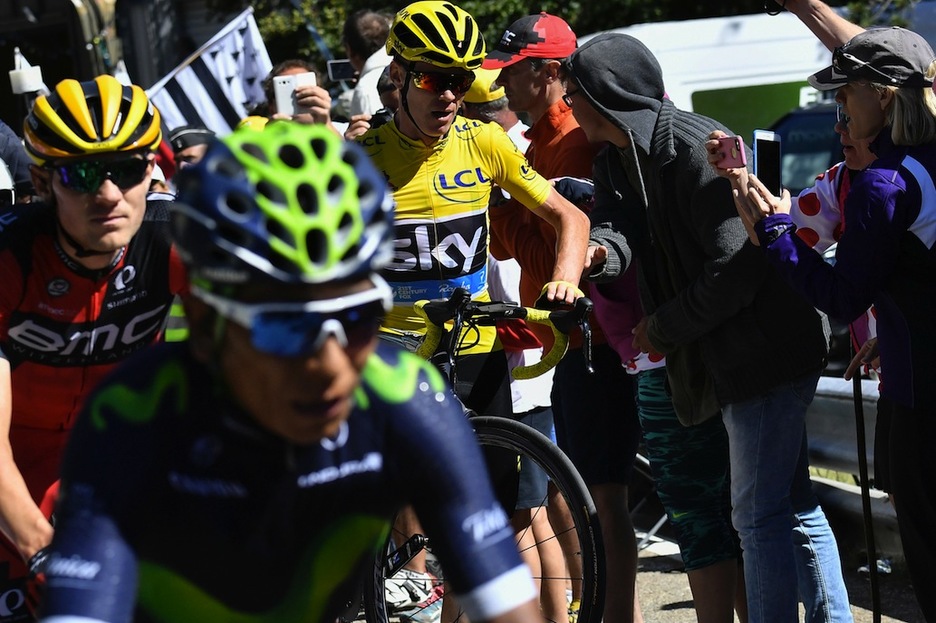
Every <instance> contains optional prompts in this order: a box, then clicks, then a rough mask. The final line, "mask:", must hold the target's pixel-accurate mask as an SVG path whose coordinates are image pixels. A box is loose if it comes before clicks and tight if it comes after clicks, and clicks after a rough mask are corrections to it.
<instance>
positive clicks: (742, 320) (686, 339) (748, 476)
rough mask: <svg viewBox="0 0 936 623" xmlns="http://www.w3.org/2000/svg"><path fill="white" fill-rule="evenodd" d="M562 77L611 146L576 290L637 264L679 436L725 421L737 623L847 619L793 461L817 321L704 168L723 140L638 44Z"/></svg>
mask: <svg viewBox="0 0 936 623" xmlns="http://www.w3.org/2000/svg"><path fill="white" fill-rule="evenodd" d="M568 65H569V74H570V76H571V79H570V84H569V86H568V90H567V94H566V98H567V103H569V104H570V105H571V106H572V110H573V112H574V114H575V117H576V119H577V120H578V122H579V124H580V125H581V127H582V129H583V130H584V131H585V133H586V134H587V135H588V137H589V138H590V139H591V140H592V141H595V142H599V141H608V142H609V143H610V145H608V146H607V148H606V149H604V150H603V151H602V152H601V153H600V154H599V155H598V157H597V159H596V160H595V165H594V173H593V176H594V180H595V208H594V210H593V211H592V213H591V215H590V217H591V223H592V229H591V246H590V251H589V261H590V274H589V278H590V279H593V280H595V281H602V280H606V279H612V278H614V277H616V276H617V275H619V274H620V272H621V271H623V270H625V269H626V268H627V266H628V265H629V264H630V262H631V261H633V260H635V259H639V263H638V268H639V281H640V290H641V302H642V304H643V306H644V308H645V311H646V313H647V316H646V318H645V319H644V320H643V321H642V322H641V323H640V324H639V325H638V327H637V328H636V329H634V343H635V346H637V347H639V348H640V349H641V350H642V351H645V352H658V353H662V354H664V355H666V357H667V371H668V380H669V385H670V390H671V392H672V396H673V402H674V405H675V406H676V410H677V413H678V415H679V416H680V419H681V420H682V421H683V422H684V423H685V424H687V425H692V424H695V423H698V422H701V421H703V420H706V419H708V418H710V417H716V416H718V415H719V412H720V413H721V416H722V417H723V420H724V423H725V428H726V429H727V431H728V438H729V460H730V471H731V474H732V483H731V498H732V506H733V512H732V521H733V523H734V525H735V528H736V529H737V530H738V532H739V534H740V536H741V545H742V548H743V550H744V568H745V570H744V576H745V583H746V591H747V600H748V608H749V617H750V621H752V622H761V621H796V620H797V597H798V595H799V596H800V597H801V598H802V600H803V601H804V603H805V606H806V614H807V617H806V620H807V621H850V620H851V614H850V610H849V606H848V596H847V594H846V591H845V585H844V581H843V579H842V572H841V563H840V561H839V558H838V550H837V547H836V543H835V537H834V536H833V534H832V531H831V529H830V527H829V524H828V521H827V520H826V517H825V515H824V513H823V512H822V509H821V508H820V507H819V504H818V501H817V500H816V498H815V495H814V494H813V492H812V490H811V486H810V481H809V474H808V459H807V455H806V428H805V415H806V408H807V406H808V405H809V403H810V402H811V401H812V397H813V393H814V392H815V388H816V384H817V382H818V377H819V373H820V371H821V370H822V368H823V366H824V363H825V356H826V352H827V347H828V324H827V323H826V322H825V319H824V317H822V316H821V315H820V314H818V313H817V312H816V310H815V309H813V307H812V306H811V305H809V303H807V302H806V301H805V300H804V299H803V298H802V297H800V296H799V295H797V294H796V293H794V292H793V290H792V289H790V288H789V287H788V286H787V285H786V284H785V283H784V282H783V280H782V279H781V278H780V277H779V275H777V274H776V273H775V272H774V271H773V269H771V268H770V267H769V266H768V264H767V263H766V261H764V259H763V258H762V257H758V253H757V251H758V249H756V248H755V247H754V246H753V245H752V244H751V243H750V242H749V241H748V238H747V234H746V232H745V229H744V226H743V224H742V223H741V220H740V219H739V218H738V216H737V212H736V211H735V208H734V205H733V203H732V202H731V201H730V197H731V195H730V193H729V192H728V190H729V189H728V185H727V183H726V180H724V179H720V178H718V177H717V176H716V175H715V174H714V172H713V171H712V168H711V167H710V166H709V165H708V162H707V154H706V152H705V150H704V149H703V144H704V142H705V140H706V138H707V137H708V134H709V133H710V132H711V131H712V130H716V129H719V130H723V131H726V132H727V130H726V128H724V126H722V125H721V124H719V123H718V122H716V121H713V120H711V119H708V118H706V117H703V116H701V115H697V114H694V113H689V112H685V111H681V110H679V109H677V108H676V106H675V105H674V104H673V103H672V102H671V101H669V100H668V99H667V98H666V96H665V93H664V87H663V76H662V71H661V69H660V66H659V63H658V62H657V60H656V58H654V56H653V54H652V53H651V52H650V50H648V49H647V48H646V46H644V45H643V44H642V43H640V41H638V40H637V39H635V38H633V37H631V36H628V35H624V34H620V33H607V34H603V35H599V36H598V37H595V38H593V39H591V40H590V41H588V42H587V43H586V44H585V45H583V46H581V47H580V48H579V49H578V50H576V52H575V53H574V54H573V55H572V56H571V57H570V59H569V63H568ZM628 186H630V187H631V189H633V190H636V199H635V193H634V192H633V190H632V191H627V190H626V189H627V187H628ZM791 520H792V524H791ZM791 526H792V529H791Z"/></svg>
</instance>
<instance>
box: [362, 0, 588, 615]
mask: <svg viewBox="0 0 936 623" xmlns="http://www.w3.org/2000/svg"><path fill="white" fill-rule="evenodd" d="M387 53H388V54H389V55H390V56H391V57H392V59H393V60H392V62H391V63H390V69H389V71H390V79H391V80H392V82H393V83H394V84H395V85H396V87H397V89H398V91H399V94H400V107H399V108H398V109H397V111H396V113H395V114H394V117H393V119H392V121H390V122H388V123H385V124H383V125H381V126H380V127H377V128H372V129H369V130H367V131H366V132H364V133H363V134H360V131H361V127H362V126H366V125H367V122H366V121H365V120H364V119H362V118H356V119H353V120H352V123H351V125H350V127H349V129H348V131H347V132H346V134H345V135H346V136H349V137H350V136H355V137H356V138H355V140H356V141H358V142H359V143H360V144H361V145H363V146H364V148H365V150H366V151H367V153H368V155H369V156H370V157H371V159H372V160H373V162H374V164H375V165H376V166H377V168H378V169H379V170H380V171H382V172H383V174H384V176H385V177H386V178H387V181H388V184H389V186H390V188H391V189H392V190H393V194H394V199H395V201H396V219H395V224H394V227H395V229H394V258H393V260H392V262H391V264H390V266H389V267H388V269H387V270H385V272H384V276H385V278H386V279H387V281H388V282H389V283H390V285H391V287H392V288H393V299H394V306H393V309H392V311H391V312H390V313H389V314H388V315H387V318H386V320H385V322H384V326H383V328H382V330H383V332H384V334H385V335H398V336H399V335H419V334H422V333H423V332H424V331H425V327H424V326H423V323H422V321H421V320H420V319H419V317H418V316H416V314H415V313H414V312H413V303H415V302H416V301H418V300H420V299H438V298H444V297H447V296H448V295H449V294H450V293H451V292H452V291H453V290H454V289H455V288H456V287H458V286H461V287H465V288H466V289H468V290H469V291H470V292H471V296H472V298H473V299H475V300H481V301H486V300H490V298H489V295H488V290H487V258H488V238H489V233H488V232H489V228H488V204H489V202H490V197H491V189H492V185H494V184H496V185H497V186H499V187H501V188H503V189H504V190H505V191H507V192H509V193H510V194H511V195H512V196H513V197H516V198H517V199H518V200H519V201H520V202H521V203H523V204H524V205H525V206H527V207H528V208H529V209H531V210H533V211H534V213H535V214H537V215H539V216H541V217H542V218H544V219H546V220H547V221H548V222H549V223H550V224H551V225H552V226H553V227H554V228H555V229H556V234H557V248H556V250H555V251H556V261H555V266H554V268H553V271H552V275H551V277H552V278H551V280H550V282H549V283H547V284H545V285H544V287H543V294H544V296H545V298H547V299H549V300H554V301H564V302H569V303H571V302H572V301H573V300H574V299H575V298H576V296H577V295H580V292H579V291H578V287H577V286H578V282H579V277H580V276H581V273H582V270H583V267H584V257H585V252H586V249H587V245H588V219H587V217H586V216H585V215H584V214H583V213H582V212H581V211H579V210H578V209H577V208H576V207H575V206H574V205H572V204H571V203H569V202H568V201H566V200H565V199H563V198H562V197H561V196H560V195H559V194H558V193H557V192H556V191H555V190H553V188H552V186H551V185H550V183H549V182H548V181H547V180H546V179H544V178H543V177H542V176H540V175H538V174H537V173H536V172H535V171H533V170H532V169H531V168H530V166H529V164H528V163H527V161H526V159H525V158H524V156H523V154H521V153H520V152H519V151H518V150H517V149H516V147H514V145H513V143H512V142H511V140H510V139H509V138H508V137H507V135H506V133H505V132H504V131H503V130H502V129H501V128H500V127H499V126H497V125H496V124H490V123H484V122H480V121H474V120H469V119H466V118H465V117H462V116H460V115H458V110H459V108H460V107H461V103H462V99H463V97H464V96H465V93H466V92H467V91H468V88H469V87H470V86H471V83H472V81H473V80H474V70H475V69H478V68H480V66H481V62H482V61H483V60H484V56H485V53H486V49H485V46H484V39H483V37H482V35H481V31H480V28H479V27H478V24H477V22H475V20H474V19H473V18H472V17H471V15H469V14H468V13H466V12H465V11H464V10H462V9H461V8H459V7H457V6H455V5H454V4H451V3H450V2H442V1H438V0H425V1H421V2H415V3H413V4H410V5H409V6H407V7H406V8H404V9H402V10H401V11H400V12H399V13H397V15H396V17H395V19H394V22H393V25H392V26H391V29H390V35H389V37H388V39H387ZM460 345H461V348H460V349H459V356H458V359H457V364H458V366H457V378H456V380H455V383H454V390H455V393H456V394H457V395H458V397H459V398H460V399H461V400H462V402H463V403H464V404H465V405H466V406H467V407H468V408H471V409H473V410H474V411H477V412H479V413H482V414H485V415H488V414H489V415H501V416H506V417H510V416H511V415H512V411H513V410H512V402H511V396H510V386H509V383H508V376H507V375H508V371H507V359H506V356H505V355H504V351H503V349H502V348H501V345H500V342H499V341H498V340H497V336H496V333H495V330H494V328H493V327H482V328H476V329H471V328H469V329H467V330H465V331H464V333H463V335H462V336H460ZM501 458H503V457H501ZM493 461H494V462H493V463H492V462H491V461H490V460H489V468H490V471H491V473H492V476H493V478H494V479H495V481H497V480H498V478H499V475H500V474H501V472H503V471H504V470H502V469H501V468H500V467H499V466H498V465H496V464H494V463H496V462H498V461H500V459H493ZM501 462H505V461H501ZM505 463H506V466H505V469H506V470H507V471H512V472H513V478H514V480H513V495H514V498H515V497H516V480H515V479H516V457H513V460H512V462H511V461H506V462H505ZM497 488H498V497H499V498H500V501H501V503H502V504H503V505H504V506H505V507H506V508H511V509H512V508H514V500H511V499H510V498H509V494H510V490H509V489H510V487H509V484H508V485H506V486H505V485H504V484H503V483H497ZM505 489H506V490H505ZM412 519H413V518H412V517H410V516H407V515H406V514H404V515H403V517H402V518H401V519H400V520H398V526H397V528H399V529H401V530H402V531H403V532H406V533H411V532H412V531H414V530H415V529H416V524H415V522H413V521H412ZM403 524H407V525H403ZM407 568H408V569H410V570H412V571H414V572H418V573H419V577H422V576H423V575H424V572H425V567H424V561H423V560H422V559H421V558H420V557H417V559H416V560H415V561H413V562H412V563H411V564H410V565H408V567H407ZM447 605H448V604H446V606H447ZM420 612H425V613H429V612H431V610H428V609H427V610H422V609H420ZM435 616H437V615H428V614H426V615H423V616H422V617H412V618H408V617H405V616H404V617H403V618H404V619H406V620H407V621H410V620H412V621H414V622H415V623H423V622H424V621H432V620H434V617H435Z"/></svg>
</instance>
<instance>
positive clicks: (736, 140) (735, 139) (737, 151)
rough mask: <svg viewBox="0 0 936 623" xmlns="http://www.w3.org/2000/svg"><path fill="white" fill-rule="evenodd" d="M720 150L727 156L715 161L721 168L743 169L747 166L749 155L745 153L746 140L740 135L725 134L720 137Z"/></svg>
mask: <svg viewBox="0 0 936 623" xmlns="http://www.w3.org/2000/svg"><path fill="white" fill-rule="evenodd" d="M718 142H719V143H720V147H719V151H721V152H723V153H724V154H725V157H724V158H722V159H721V160H719V161H718V162H716V163H715V166H717V167H718V168H719V169H741V168H744V167H746V166H747V156H746V155H745V154H744V141H742V140H741V137H740V136H723V137H721V138H719V139H718Z"/></svg>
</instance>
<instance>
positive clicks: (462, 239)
mask: <svg viewBox="0 0 936 623" xmlns="http://www.w3.org/2000/svg"><path fill="white" fill-rule="evenodd" d="M393 233H394V241H393V246H394V252H393V260H392V261H391V263H390V266H389V269H390V270H391V271H392V275H391V276H390V278H391V280H392V281H394V282H395V283H394V284H393V285H394V286H396V285H398V284H407V283H410V284H411V283H414V282H420V281H434V282H440V281H447V280H450V279H459V278H463V277H465V276H466V275H474V274H476V273H478V272H479V271H481V270H482V269H483V268H484V267H486V266H487V237H488V229H487V208H486V207H485V208H481V209H478V210H474V211H471V212H464V213H461V214H454V215H452V216H448V217H444V218H437V219H435V220H426V219H401V220H399V221H397V222H396V225H395V226H394V232H393ZM485 285H486V283H478V284H477V287H478V288H483V287H484V286H485ZM474 293H475V292H474V291H472V294H474Z"/></svg>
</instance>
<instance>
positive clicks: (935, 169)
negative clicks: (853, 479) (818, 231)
mask: <svg viewBox="0 0 936 623" xmlns="http://www.w3.org/2000/svg"><path fill="white" fill-rule="evenodd" d="M871 149H872V150H873V151H874V152H875V153H876V154H877V155H878V159H877V160H876V161H875V162H874V163H873V164H871V165H870V166H869V167H868V168H867V169H865V170H864V171H862V172H861V174H859V175H857V176H856V177H855V179H854V180H853V182H852V187H851V190H850V192H849V195H848V198H847V199H846V200H845V208H844V210H845V214H844V216H845V226H844V231H843V232H842V236H841V238H840V239H839V243H838V247H837V250H836V254H835V264H834V265H829V264H827V263H825V262H824V261H823V260H822V258H821V257H820V255H819V254H818V253H816V252H815V251H813V250H812V249H811V248H809V246H807V245H806V244H805V243H804V242H803V241H802V240H800V238H799V236H794V235H792V234H793V232H794V231H795V229H796V226H795V225H794V224H793V222H792V220H791V219H790V217H789V215H786V214H777V215H774V216H770V217H767V218H765V219H764V220H762V221H761V222H760V223H758V224H757V226H756V229H757V234H758V237H759V238H760V241H761V246H762V247H764V248H766V250H767V255H768V257H769V259H770V261H771V262H772V263H773V264H774V265H775V266H776V267H777V269H778V270H779V271H780V272H781V273H782V274H783V275H784V276H785V277H786V279H787V280H788V281H789V282H790V283H791V284H792V285H793V286H794V287H795V288H796V289H797V290H798V291H799V292H801V293H802V294H803V295H804V296H806V298H807V299H808V300H809V301H811V302H812V303H813V304H814V305H815V306H816V307H818V308H819V309H821V310H822V311H824V312H826V313H828V314H829V315H830V316H833V317H835V318H837V319H839V320H840V321H842V322H851V321H853V320H854V319H856V318H857V317H858V316H860V315H861V314H863V313H864V311H865V310H866V309H867V308H868V307H869V306H870V305H871V304H872V303H873V304H874V306H875V307H876V308H877V322H878V325H877V328H878V337H879V348H880V353H881V367H882V369H884V370H887V379H886V380H885V382H884V384H883V387H882V394H883V395H884V396H886V397H887V398H889V399H891V400H893V401H895V402H896V403H898V404H901V405H904V406H907V407H913V408H921V407H925V406H932V405H934V404H936V383H934V382H933V379H934V378H936V249H934V244H936V186H934V182H933V177H934V173H936V144H929V145H923V146H918V147H907V146H896V145H894V144H893V142H892V141H891V138H890V128H885V129H884V130H882V131H881V133H880V134H879V135H878V138H877V139H875V141H874V142H873V143H872V145H871Z"/></svg>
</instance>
